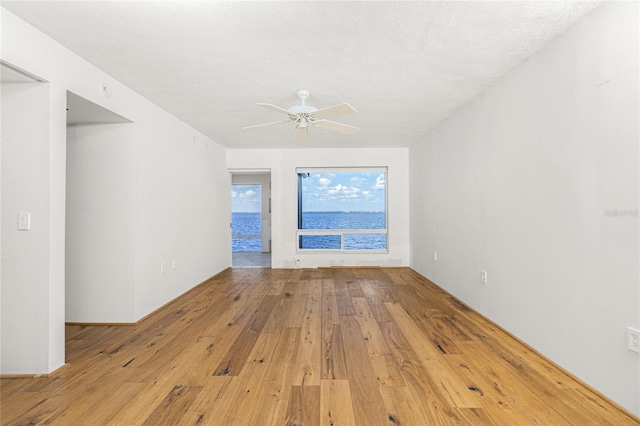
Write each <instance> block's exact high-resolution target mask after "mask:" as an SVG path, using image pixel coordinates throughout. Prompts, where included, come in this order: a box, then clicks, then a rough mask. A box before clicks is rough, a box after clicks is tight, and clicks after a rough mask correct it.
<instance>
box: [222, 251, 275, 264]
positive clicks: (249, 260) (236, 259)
mask: <svg viewBox="0 0 640 426" xmlns="http://www.w3.org/2000/svg"><path fill="white" fill-rule="evenodd" d="M231 267H232V268H271V253H260V252H259V251H234V252H232V253H231Z"/></svg>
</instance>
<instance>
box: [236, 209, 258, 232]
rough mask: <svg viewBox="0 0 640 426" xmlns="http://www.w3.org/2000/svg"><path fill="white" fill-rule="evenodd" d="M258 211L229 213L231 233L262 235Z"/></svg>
mask: <svg viewBox="0 0 640 426" xmlns="http://www.w3.org/2000/svg"><path fill="white" fill-rule="evenodd" d="M261 228H262V217H261V214H260V213H235V212H234V213H231V235H262V229H261Z"/></svg>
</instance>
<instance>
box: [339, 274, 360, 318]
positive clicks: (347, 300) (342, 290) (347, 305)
mask: <svg viewBox="0 0 640 426" xmlns="http://www.w3.org/2000/svg"><path fill="white" fill-rule="evenodd" d="M334 287H335V289H336V302H337V304H338V313H339V314H340V315H355V314H356V312H355V311H354V310H353V304H352V303H351V295H350V294H349V289H348V288H347V284H346V283H344V282H342V281H334Z"/></svg>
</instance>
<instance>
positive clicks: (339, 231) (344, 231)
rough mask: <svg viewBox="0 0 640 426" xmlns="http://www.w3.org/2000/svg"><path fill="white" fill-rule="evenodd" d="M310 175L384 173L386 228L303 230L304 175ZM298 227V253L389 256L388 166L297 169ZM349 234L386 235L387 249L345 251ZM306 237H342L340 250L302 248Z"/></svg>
mask: <svg viewBox="0 0 640 426" xmlns="http://www.w3.org/2000/svg"><path fill="white" fill-rule="evenodd" d="M304 173H308V174H312V173H383V174H384V178H385V187H384V215H385V228H384V229H382V228H376V229H364V228H356V229H342V228H340V229H302V213H303V211H302V174H304ZM296 176H297V180H296V185H297V194H298V196H297V204H298V205H297V210H298V211H297V215H296V217H297V222H298V223H297V226H296V240H295V241H296V253H360V254H362V253H367V254H388V253H389V181H388V179H389V169H388V167H386V166H375V167H297V168H296ZM348 234H384V235H385V248H383V249H345V247H344V246H345V235H348ZM304 235H325V236H330V235H337V236H339V237H340V248H339V249H337V248H301V247H300V245H301V241H302V238H301V237H302V236H304Z"/></svg>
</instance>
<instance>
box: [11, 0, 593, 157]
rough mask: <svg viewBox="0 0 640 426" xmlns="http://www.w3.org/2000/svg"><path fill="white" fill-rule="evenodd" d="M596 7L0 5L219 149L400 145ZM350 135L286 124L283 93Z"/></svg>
mask: <svg viewBox="0 0 640 426" xmlns="http://www.w3.org/2000/svg"><path fill="white" fill-rule="evenodd" d="M597 4H598V2H582V1H568V2H561V1H549V2H541V1H532V2H524V1H515V2H506V1H477V2H470V1H469V2H454V1H444V2H437V1H429V2H329V1H317V2H302V1H300V2H226V1H222V2H219V1H215V2H213V1H196V2H190V1H173V2H171V1H170V2H158V1H151V2H146V1H145V2H134V1H99V2H96V1H72V2H53V1H44V2H37V1H30V2H11V1H3V2H2V6H4V7H6V8H7V9H9V10H11V11H12V12H13V13H15V14H16V15H18V16H19V17H21V18H22V19H24V20H25V21H27V22H29V23H30V24H32V25H34V26H35V27H37V28H39V29H40V30H42V31H43V32H45V33H46V34H48V35H49V36H51V37H52V38H54V39H56V40H57V41H59V42H60V43H62V44H63V45H65V46H67V47H68V48H69V49H71V50H73V51H74V52H76V53H77V54H78V55H80V56H82V57H84V58H85V59H87V60H88V61H89V62H91V63H93V64H95V65H96V66H97V67H99V68H101V69H102V70H104V71H105V72H107V73H108V74H110V75H111V76H113V77H114V78H116V79H117V80H119V81H121V82H123V83H124V84H126V85H127V86H129V87H131V88H132V89H133V90H135V91H137V92H139V93H140V94H142V95H143V96H145V97H146V98H148V99H150V100H151V101H153V102H154V103H156V104H158V105H160V106H161V107H163V108H164V109H166V110H167V111H169V112H171V113H172V114H174V115H175V116H177V117H179V118H180V119H182V120H184V121H185V122H187V123H189V124H191V125H192V126H194V127H195V128H197V129H199V130H200V131H202V132H204V133H205V134H207V135H209V136H210V137H211V138H213V139H214V140H216V141H217V142H219V143H220V144H222V145H225V146H227V147H231V148H248V147H257V148H274V147H279V148H287V147H373V146H377V147H384V146H408V145H410V144H412V143H414V142H416V141H419V140H421V139H422V137H423V136H424V135H425V134H427V133H428V132H429V131H430V130H431V129H433V128H434V127H435V126H437V125H438V124H439V123H441V122H442V121H443V120H445V119H446V118H447V117H449V116H450V115H451V114H453V113H454V112H455V111H456V110H458V109H460V108H461V107H463V106H464V105H465V104H467V103H468V102H470V101H471V100H472V99H473V98H474V97H476V96H477V95H478V94H479V93H481V92H482V91H483V90H485V89H486V88H487V87H489V86H490V85H491V84H493V83H494V82H495V81H496V80H498V79H499V78H500V77H502V76H503V75H505V74H506V73H508V72H509V71H510V70H512V69H513V68H515V67H516V66H518V65H519V64H520V63H522V62H523V61H524V60H525V59H526V58H528V57H530V56H531V55H532V54H534V53H535V52H537V51H538V50H540V49H541V48H542V47H544V46H545V45H546V44H547V43H548V42H549V41H550V40H552V39H553V38H555V37H556V36H557V35H559V34H560V33H562V32H563V31H565V30H566V29H567V28H568V27H570V26H571V25H572V24H573V23H575V22H576V21H577V20H578V19H580V18H581V17H582V16H584V15H585V14H587V13H588V12H590V11H591V10H592V9H594V8H595V7H596V6H597ZM299 88H306V89H309V90H310V91H311V96H310V97H309V99H308V100H307V104H310V105H313V106H315V107H318V108H324V107H328V106H332V105H335V104H338V103H342V102H348V103H350V104H351V105H353V106H354V107H355V108H356V109H357V110H358V113H357V114H355V115H350V116H345V117H338V118H336V119H335V120H336V121H340V122H343V123H345V124H349V125H353V126H358V127H361V128H362V130H361V131H360V132H359V133H358V134H356V135H355V136H346V135H341V134H337V133H333V132H329V131H326V130H323V129H317V128H312V129H310V130H309V137H308V139H307V141H305V142H303V143H295V142H293V124H291V123H286V124H280V125H275V126H269V127H262V128H257V129H248V130H241V128H242V127H244V126H248V125H252V124H259V123H264V122H272V121H277V120H280V119H282V118H286V117H284V116H283V117H281V116H280V115H279V114H278V113H276V112H274V111H271V110H267V109H263V108H260V107H258V106H256V105H255V104H256V102H265V103H271V104H275V105H278V106H281V107H284V108H289V107H290V106H292V105H295V104H297V103H298V99H297V98H296V96H295V91H296V89H299Z"/></svg>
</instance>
